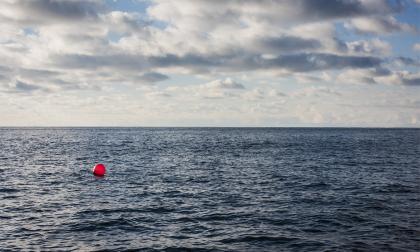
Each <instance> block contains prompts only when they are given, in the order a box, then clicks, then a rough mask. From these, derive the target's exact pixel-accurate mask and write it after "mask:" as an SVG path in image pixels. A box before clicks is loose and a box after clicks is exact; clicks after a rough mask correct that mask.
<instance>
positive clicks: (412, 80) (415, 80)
mask: <svg viewBox="0 0 420 252" xmlns="http://www.w3.org/2000/svg"><path fill="white" fill-rule="evenodd" d="M402 83H403V84H404V85H407V86H420V77H403V78H402Z"/></svg>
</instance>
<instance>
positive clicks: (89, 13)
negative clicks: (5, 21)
mask: <svg viewBox="0 0 420 252" xmlns="http://www.w3.org/2000/svg"><path fill="white" fill-rule="evenodd" d="M15 4H16V5H17V6H19V8H21V9H23V10H26V11H27V12H28V14H29V13H30V17H31V18H35V19H36V18H41V19H44V18H54V19H69V20H74V21H77V20H79V19H86V18H96V17H97V15H98V11H99V9H101V8H103V7H102V5H101V4H99V3H98V2H94V1H78V0H71V1H65V0H63V1H57V0H37V1H24V0H22V1H18V2H17V3H15Z"/></svg>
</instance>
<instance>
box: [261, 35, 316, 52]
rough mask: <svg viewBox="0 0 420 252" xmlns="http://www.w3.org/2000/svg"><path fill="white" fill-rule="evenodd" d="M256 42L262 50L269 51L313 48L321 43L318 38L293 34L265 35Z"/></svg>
mask: <svg viewBox="0 0 420 252" xmlns="http://www.w3.org/2000/svg"><path fill="white" fill-rule="evenodd" d="M257 43H258V44H259V45H260V46H261V48H263V50H267V51H270V52H290V51H302V50H313V49H318V48H320V47H321V43H320V42H319V41H318V40H315V39H305V38H300V37H295V36H281V37H266V38H263V39H261V40H260V41H258V42H257Z"/></svg>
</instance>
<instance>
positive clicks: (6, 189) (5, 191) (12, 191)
mask: <svg viewBox="0 0 420 252" xmlns="http://www.w3.org/2000/svg"><path fill="white" fill-rule="evenodd" d="M17 192H20V190H18V189H15V188H0V193H17Z"/></svg>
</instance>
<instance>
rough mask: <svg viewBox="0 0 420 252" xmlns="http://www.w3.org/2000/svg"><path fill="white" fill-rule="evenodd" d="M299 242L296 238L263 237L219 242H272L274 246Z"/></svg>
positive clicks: (247, 236)
mask: <svg viewBox="0 0 420 252" xmlns="http://www.w3.org/2000/svg"><path fill="white" fill-rule="evenodd" d="M296 240H299V239H298V238H293V237H285V236H265V235H259V236H257V235H245V236H241V237H235V238H226V239H223V240H221V241H220V242H222V243H224V244H230V243H240V242H246V243H247V242H272V243H276V244H285V243H289V242H293V241H296Z"/></svg>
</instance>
